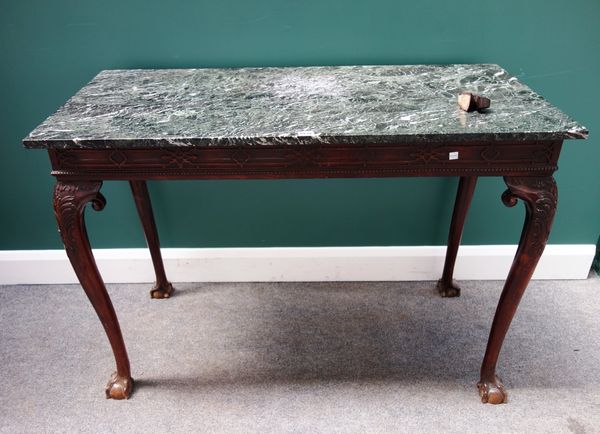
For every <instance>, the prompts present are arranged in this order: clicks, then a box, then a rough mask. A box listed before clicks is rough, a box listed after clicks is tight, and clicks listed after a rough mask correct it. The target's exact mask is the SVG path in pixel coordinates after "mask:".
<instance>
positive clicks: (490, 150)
mask: <svg viewBox="0 0 600 434" xmlns="http://www.w3.org/2000/svg"><path fill="white" fill-rule="evenodd" d="M559 151H560V143H556V142H525V143H505V144H504V143H502V142H498V143H496V144H490V143H489V142H487V143H481V144H478V143H474V144H473V143H469V144H455V143H442V144H439V143H432V144H422V143H419V144H412V145H411V144H398V145H388V144H376V145H368V146H367V145H362V146H355V145H306V146H293V147H292V146H286V145H282V146H235V147H233V146H221V147H216V146H207V147H180V148H173V147H168V148H148V149H137V148H132V149H120V150H116V151H115V150H114V149H112V150H111V149H85V150H80V149H57V150H51V151H50V154H51V158H52V166H53V169H54V172H53V174H54V175H56V176H76V175H78V174H79V175H84V174H90V173H95V174H102V175H108V177H106V178H103V177H101V178H100V179H110V178H111V177H112V178H115V177H117V175H120V176H123V175H127V174H142V173H143V174H146V175H148V177H152V176H167V175H170V176H177V174H181V176H183V177H194V175H198V176H197V177H199V178H202V177H207V176H210V175H211V174H214V175H229V176H230V177H237V176H239V177H251V176H257V177H281V176H284V174H286V173H294V174H299V175H300V176H302V174H303V173H304V174H306V175H307V176H308V175H310V176H315V177H320V176H323V177H330V176H339V177H343V176H346V174H347V175H348V176H378V174H380V176H390V174H399V175H401V174H403V173H405V174H407V175H408V176H411V174H416V175H418V174H452V173H454V172H458V171H464V170H465V169H471V170H472V171H475V172H477V173H480V174H485V173H489V174H490V175H493V174H496V175H497V174H502V173H503V171H504V172H507V171H508V172H511V173H512V172H521V173H528V172H534V173H540V172H543V173H552V172H553V171H554V170H556V161H557V159H558V153H559ZM361 170H362V172H361ZM111 174H112V175H113V176H111Z"/></svg>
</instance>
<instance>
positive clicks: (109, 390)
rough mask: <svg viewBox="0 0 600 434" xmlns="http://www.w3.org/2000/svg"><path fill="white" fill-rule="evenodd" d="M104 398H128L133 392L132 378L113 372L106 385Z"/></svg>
mask: <svg viewBox="0 0 600 434" xmlns="http://www.w3.org/2000/svg"><path fill="white" fill-rule="evenodd" d="M105 391H106V399H128V398H129V396H130V395H131V392H133V378H131V377H120V376H118V375H117V373H116V372H115V373H113V374H112V375H111V376H110V380H108V384H107V385H106V390H105Z"/></svg>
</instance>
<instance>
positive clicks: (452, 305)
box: [0, 277, 600, 434]
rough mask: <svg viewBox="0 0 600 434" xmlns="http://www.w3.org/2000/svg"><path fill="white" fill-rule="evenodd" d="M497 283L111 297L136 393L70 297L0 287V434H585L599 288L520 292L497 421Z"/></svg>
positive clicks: (79, 301) (596, 418) (598, 389)
mask: <svg viewBox="0 0 600 434" xmlns="http://www.w3.org/2000/svg"><path fill="white" fill-rule="evenodd" d="M501 285H502V284H501V282H477V281H471V282H463V284H462V286H463V295H462V296H461V297H460V298H456V299H442V298H440V297H438V296H437V295H436V294H435V292H434V290H433V289H432V288H433V286H434V284H433V283H432V282H416V283H407V282H378V283H364V282H360V283H358V282H349V283H341V282H336V283H252V284H243V283H194V284H191V283H190V284H179V285H176V287H177V293H176V296H175V297H173V298H171V299H169V300H150V299H149V297H148V289H149V285H110V286H109V292H110V293H111V296H112V298H113V303H114V305H115V308H116V310H117V313H118V315H119V317H120V320H121V327H122V330H123V334H124V336H125V340H126V343H127V345H128V350H129V355H130V359H131V364H132V370H133V376H134V378H135V379H136V385H137V388H136V391H135V393H134V394H133V396H132V397H131V399H130V400H128V401H112V400H106V399H104V397H103V385H104V383H105V382H106V380H107V379H108V376H109V374H110V373H111V372H112V370H113V366H114V365H113V360H112V354H111V352H110V351H109V346H108V342H107V340H106V338H105V336H104V333H103V331H102V328H101V325H100V322H99V321H98V320H97V318H96V317H95V314H94V313H93V311H92V308H91V306H90V305H89V303H88V301H87V299H86V298H85V296H84V294H83V292H82V290H81V289H80V288H79V287H78V286H76V285H70V286H4V287H0V342H1V347H0V361H1V364H2V365H1V367H2V370H1V372H2V382H1V384H2V385H1V386H0V387H1V389H0V391H1V393H0V432H2V433H21V432H23V433H25V432H27V433H29V432H116V433H137V432H139V433H152V432H169V433H174V432H203V433H205V432H206V433H210V432H222V433H237V432H260V433H270V432H273V433H286V432H293V433H321V432H323V433H354V432H356V433H363V432H368V433H371V432H373V433H377V432H381V433H393V432H410V433H415V432H424V433H432V432H456V433H466V432H482V433H495V432H518V433H536V432H543V433H562V432H565V433H577V434H581V433H592V432H599V429H600V428H599V427H600V374H599V372H598V368H599V367H600V338H599V336H600V298H599V294H600V279H599V278H598V277H591V278H590V279H588V280H585V281H551V282H548V281H546V282H542V281H536V282H532V283H531V285H530V287H529V289H528V291H527V292H526V294H525V297H524V299H523V301H522V303H521V307H520V308H519V311H518V312H517V316H516V318H515V321H514V322H513V325H512V328H511V330H510V332H509V335H508V337H507V340H506V342H505V345H504V348H503V352H502V354H501V357H500V362H499V374H500V376H501V377H502V378H503V380H504V383H505V385H506V386H507V387H508V390H509V403H508V404H507V405H501V406H492V405H483V404H481V403H480V402H479V397H478V394H477V391H476V388H475V383H476V381H477V379H478V372H479V365H480V362H481V359H482V356H483V352H484V349H485V344H486V341H487V336H488V331H489V327H490V321H491V316H492V314H493V313H494V310H495V307H496V302H497V300H498V296H499V294H500V290H501Z"/></svg>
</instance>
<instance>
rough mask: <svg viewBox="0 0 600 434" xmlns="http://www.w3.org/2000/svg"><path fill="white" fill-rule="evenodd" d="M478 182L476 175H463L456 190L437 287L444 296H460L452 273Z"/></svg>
mask: <svg viewBox="0 0 600 434" xmlns="http://www.w3.org/2000/svg"><path fill="white" fill-rule="evenodd" d="M476 184H477V177H476V176H463V177H461V178H460V181H459V183H458V191H457V192H456V201H455V203H454V211H453V213H452V223H451V224H450V233H449V234H448V248H447V249H446V260H445V262H444V272H443V273H442V278H441V279H440V280H438V282H437V289H438V291H439V293H440V295H441V296H442V297H458V296H459V295H460V287H459V286H458V284H457V283H456V281H455V280H454V279H453V278H452V275H453V274H454V264H455V263H456V255H457V253H458V246H459V245H460V239H461V237H462V233H463V228H464V226H465V219H466V218H467V212H468V211H469V206H470V205H471V199H472V198H473V192H474V191H475V185H476Z"/></svg>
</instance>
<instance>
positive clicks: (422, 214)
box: [0, 0, 600, 249]
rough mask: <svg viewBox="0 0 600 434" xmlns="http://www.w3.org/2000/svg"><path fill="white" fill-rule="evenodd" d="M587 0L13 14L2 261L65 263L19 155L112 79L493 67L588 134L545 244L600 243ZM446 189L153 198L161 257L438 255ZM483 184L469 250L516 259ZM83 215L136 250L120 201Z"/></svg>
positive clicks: (175, 188)
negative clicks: (218, 249) (363, 250)
mask: <svg viewBox="0 0 600 434" xmlns="http://www.w3.org/2000/svg"><path fill="white" fill-rule="evenodd" d="M599 22H600V2H599V1H598V0H570V1H568V2H566V1H564V0H563V1H558V0H529V1H527V2H524V1H522V0H518V1H517V0H504V1H481V0H469V1H462V2H461V1H459V2H449V1H447V0H422V1H410V2H408V1H398V0H370V1H351V0H302V1H301V0H257V1H243V0H221V1H206V0H196V1H192V0H173V1H157V0H143V1H142V0H128V1H123V0H104V1H94V2H90V1H83V0H72V1H66V0H53V1H42V0H30V1H27V0H22V1H18V2H17V1H3V2H2V5H1V8H0V86H1V87H0V89H1V93H0V165H1V171H0V197H1V198H2V205H1V206H2V209H1V213H0V249H45V248H59V247H60V242H59V238H58V235H57V233H56V229H55V222H54V217H53V215H52V210H51V189H52V185H53V179H52V178H51V177H50V176H49V175H48V172H49V170H50V165H49V162H48V159H47V156H46V154H45V152H44V151H33V150H25V149H23V148H22V147H21V143H20V140H21V139H22V138H23V137H24V136H25V135H26V134H27V133H28V132H29V131H30V130H31V129H33V128H34V127H35V126H36V125H37V124H38V123H40V122H41V121H42V120H43V119H44V118H45V117H46V116H48V115H49V114H51V113H52V112H53V111H54V110H55V109H56V108H57V107H59V106H60V105H61V104H63V103H64V102H65V101H66V100H67V99H68V98H69V97H70V96H71V95H72V94H73V93H74V92H75V91H77V90H78V89H79V88H80V87H81V86H82V85H84V84H85V83H86V82H87V81H88V80H90V79H91V78H92V77H93V76H94V75H95V74H96V73H97V72H98V71H100V70H102V69H109V68H154V67H162V68H167V67H172V68H175V67H208V66H211V67H216V66H222V67H228V66H280V65H326V64H331V65H341V64H410V63H459V62H465V63H469V62H472V63H475V62H489V63H498V64H500V65H502V66H504V67H505V68H507V69H508V70H509V71H510V72H511V73H513V74H515V75H517V76H518V77H519V78H520V79H521V80H522V81H524V82H525V83H527V84H528V85H530V86H531V87H532V88H534V89H535V90H537V91H538V92H539V93H541V94H542V95H544V96H545V97H546V98H548V99H549V100H550V101H551V102H552V103H554V104H556V105H557V106H558V107H560V108H561V109H563V110H564V111H565V112H567V113H568V114H570V115H571V116H572V117H574V118H576V119H577V120H579V121H580V122H582V123H584V124H585V125H586V126H587V127H588V128H589V129H590V130H591V138H590V139H589V140H588V141H585V142H584V141H571V142H567V143H566V144H565V148H564V151H563V155H562V158H561V168H560V171H559V172H558V173H557V179H558V182H559V192H560V200H559V211H558V214H557V217H556V221H555V229H554V233H553V235H552V238H551V240H550V242H552V243H595V242H596V240H597V239H598V235H599V233H600V188H598V187H599V185H600V171H599V170H598V161H600V146H599V145H600V143H599V139H598V137H600V136H599V135H598V134H597V132H598V131H600V117H599V116H598V115H599V111H600V109H599V108H598V102H599V101H600V80H599V78H600V26H599V25H598V23H599ZM455 186H456V180H455V179H450V178H448V179H384V180H381V179H380V180H325V181H316V180H308V181H296V180H293V181H278V182H272V181H271V182H265V181H250V182H238V181H221V182H213V181H210V182H206V181H204V182H202V181H200V182H173V183H170V184H167V183H151V184H150V189H151V194H152V196H153V200H154V204H155V208H156V217H157V221H158V224H159V230H160V233H161V237H162V240H163V245H164V246H172V247H176V246H321V245H424V244H443V243H444V242H445V238H446V228H447V224H448V222H449V217H450V213H451V207H452V201H453V198H454V191H455ZM503 190H504V185H503V183H502V181H501V180H499V179H482V180H481V182H480V184H479V186H478V190H477V192H476V194H475V198H474V203H473V208H472V211H471V214H470V217H469V221H468V222H467V228H466V232H465V236H464V243H466V244H488V243H496V244H500V243H505V244H506V243H516V242H517V240H518V235H519V232H520V227H521V224H522V218H523V209H522V207H519V209H507V208H504V207H503V205H502V204H501V202H500V199H499V196H500V194H501V192H502V191H503ZM103 191H104V193H105V195H106V197H107V199H108V206H107V208H106V209H105V210H104V211H103V212H101V213H93V212H88V222H89V223H88V228H89V230H90V233H91V238H92V242H93V244H94V245H95V246H97V247H130V246H142V245H143V244H144V242H143V236H142V233H141V229H140V227H139V225H138V222H137V220H136V216H135V210H134V207H133V204H132V202H131V200H130V197H129V191H128V188H127V185H125V184H124V183H116V182H109V183H106V184H105V187H104V189H103Z"/></svg>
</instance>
